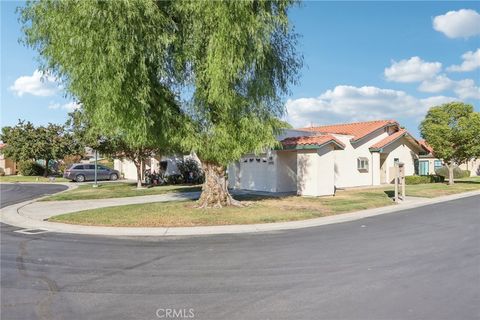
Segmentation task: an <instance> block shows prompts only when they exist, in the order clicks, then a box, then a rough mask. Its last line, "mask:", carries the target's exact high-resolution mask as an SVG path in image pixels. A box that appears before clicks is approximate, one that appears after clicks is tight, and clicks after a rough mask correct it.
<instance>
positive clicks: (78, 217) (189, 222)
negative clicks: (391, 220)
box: [49, 189, 393, 227]
mask: <svg viewBox="0 0 480 320" xmlns="http://www.w3.org/2000/svg"><path fill="white" fill-rule="evenodd" d="M237 198H239V200H241V201H245V202H248V203H249V205H248V206H247V207H245V208H238V207H228V208H221V209H196V208H194V207H193V205H194V202H193V201H183V202H167V203H165V202H163V203H147V204H141V205H127V206H118V207H109V208H102V209H94V210H86V211H81V212H77V213H70V214H65V215H59V216H55V217H52V218H50V219H49V221H55V222H64V223H72V224H81V225H97V226H116V227H180V226H209V225H230V224H254V223H268V222H281V221H295V220H305V219H311V218H317V217H323V216H328V215H332V214H338V213H343V212H350V211H356V210H361V209H368V208H375V207H382V206H387V205H392V204H393V203H392V201H391V200H390V199H389V198H388V196H387V195H386V193H385V192H383V189H372V190H368V191H365V190H363V191H342V192H339V193H338V194H337V196H335V197H321V198H313V197H311V198H310V197H296V196H290V197H282V198H273V197H270V198H269V197H259V196H241V197H237Z"/></svg>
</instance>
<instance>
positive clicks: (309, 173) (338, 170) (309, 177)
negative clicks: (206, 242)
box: [228, 120, 425, 196]
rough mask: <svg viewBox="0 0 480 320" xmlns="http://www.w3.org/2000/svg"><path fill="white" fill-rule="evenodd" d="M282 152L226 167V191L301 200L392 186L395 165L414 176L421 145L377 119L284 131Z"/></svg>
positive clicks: (390, 123) (247, 158) (397, 127)
mask: <svg viewBox="0 0 480 320" xmlns="http://www.w3.org/2000/svg"><path fill="white" fill-rule="evenodd" d="M277 139H278V141H279V142H280V144H281V148H278V149H276V150H269V151H267V152H265V153H264V154H259V155H254V154H247V155H245V156H243V157H242V158H241V159H240V160H239V161H237V162H236V163H234V164H232V165H230V166H229V168H228V177H229V187H230V188H233V189H245V190H256V191H268V192H296V193H297V194H298V195H303V196H323V195H332V194H334V193H335V190H336V189H337V188H347V187H357V186H375V185H381V184H383V183H391V182H392V181H393V179H394V170H395V168H394V165H395V162H396V161H399V162H403V163H404V164H405V174H406V175H414V174H415V164H416V162H417V160H418V158H419V157H418V155H419V153H422V152H425V149H424V147H423V146H422V145H421V144H420V142H419V141H417V140H416V139H415V138H414V137H413V136H412V135H411V134H410V133H408V131H406V130H405V129H402V128H401V127H400V125H399V123H398V122H397V121H394V120H378V121H369V122H356V123H347V124H336V125H328V126H314V127H310V128H302V129H295V130H289V129H286V130H285V131H284V132H283V133H282V134H281V135H280V136H278V137H277Z"/></svg>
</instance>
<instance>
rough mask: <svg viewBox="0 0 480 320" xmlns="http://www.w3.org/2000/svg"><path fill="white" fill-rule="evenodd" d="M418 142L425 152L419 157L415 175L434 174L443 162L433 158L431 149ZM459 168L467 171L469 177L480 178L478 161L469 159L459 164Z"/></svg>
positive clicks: (427, 145) (479, 160)
mask: <svg viewBox="0 0 480 320" xmlns="http://www.w3.org/2000/svg"><path fill="white" fill-rule="evenodd" d="M418 141H419V142H420V144H421V145H422V146H423V147H424V149H425V152H424V153H421V154H420V155H419V160H418V170H417V174H418V175H421V176H425V175H429V174H435V170H437V169H438V168H441V167H442V166H443V161H442V160H441V159H438V158H437V157H436V156H435V154H434V152H433V148H432V147H431V146H430V145H429V144H428V143H427V142H426V141H425V140H423V139H422V140H418ZM459 168H460V169H462V170H469V171H470V176H471V177H475V176H480V159H470V160H469V161H467V162H465V163H462V164H460V165H459Z"/></svg>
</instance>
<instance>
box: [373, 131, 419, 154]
mask: <svg viewBox="0 0 480 320" xmlns="http://www.w3.org/2000/svg"><path fill="white" fill-rule="evenodd" d="M401 137H405V138H406V139H408V140H409V141H410V142H411V143H413V144H415V145H417V146H418V148H420V149H423V146H422V144H421V143H420V142H419V141H418V140H417V139H415V138H414V137H413V136H412V135H411V134H410V133H409V132H408V131H407V130H405V129H400V130H398V131H397V132H395V133H393V134H391V135H389V136H388V137H385V138H384V139H382V140H380V141H378V142H377V143H375V144H374V145H372V146H371V147H370V150H372V149H382V148H385V147H386V146H388V145H389V144H390V143H392V142H394V141H397V140H398V139H400V138H401Z"/></svg>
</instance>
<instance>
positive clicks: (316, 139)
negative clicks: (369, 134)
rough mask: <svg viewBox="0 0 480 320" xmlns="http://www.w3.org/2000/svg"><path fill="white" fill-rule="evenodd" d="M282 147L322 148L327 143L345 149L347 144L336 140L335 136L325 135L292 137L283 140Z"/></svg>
mask: <svg viewBox="0 0 480 320" xmlns="http://www.w3.org/2000/svg"><path fill="white" fill-rule="evenodd" d="M281 143H282V145H283V146H284V147H285V148H292V147H297V146H307V145H311V146H321V145H325V144H327V143H334V144H336V145H337V146H338V147H339V148H341V149H344V148H345V144H343V143H342V142H341V141H340V140H338V139H337V138H335V137H334V136H332V135H330V134H325V135H315V136H301V137H290V138H286V139H283V140H282V141H281Z"/></svg>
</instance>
